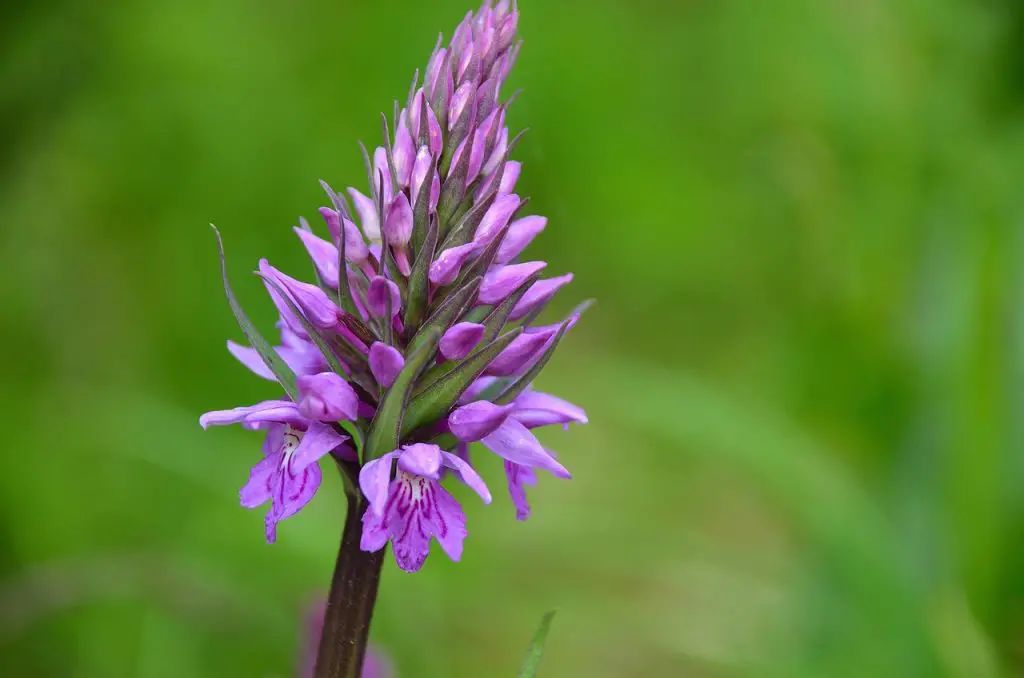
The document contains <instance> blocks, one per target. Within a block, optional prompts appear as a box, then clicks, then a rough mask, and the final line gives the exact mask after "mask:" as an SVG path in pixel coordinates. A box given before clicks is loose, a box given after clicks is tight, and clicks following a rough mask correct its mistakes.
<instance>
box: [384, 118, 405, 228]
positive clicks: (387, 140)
mask: <svg viewBox="0 0 1024 678" xmlns="http://www.w3.org/2000/svg"><path fill="white" fill-rule="evenodd" d="M395 109H396V112H397V109H398V102H397V101H396V102H395ZM380 124H381V127H382V128H383V131H384V155H385V156H386V157H387V159H388V174H390V175H391V190H392V191H394V192H395V194H397V193H398V191H399V190H401V189H400V187H399V185H398V173H397V172H395V158H394V156H393V155H392V154H391V133H390V132H389V131H388V116H386V115H384V114H383V113H381V114H380ZM395 124H396V125H397V124H398V116H397V115H396V116H395ZM380 226H381V228H382V229H383V228H384V222H383V221H382V222H381V223H380ZM381 232H383V231H381Z"/></svg>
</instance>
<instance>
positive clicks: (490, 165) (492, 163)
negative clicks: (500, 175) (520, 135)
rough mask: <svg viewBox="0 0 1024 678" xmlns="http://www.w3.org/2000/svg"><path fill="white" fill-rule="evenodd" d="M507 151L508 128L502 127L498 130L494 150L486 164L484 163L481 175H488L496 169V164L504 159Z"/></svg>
mask: <svg viewBox="0 0 1024 678" xmlns="http://www.w3.org/2000/svg"><path fill="white" fill-rule="evenodd" d="M507 150H508V127H504V126H503V127H502V128H501V129H500V130H498V142H497V143H496V144H494V148H493V149H492V150H491V154H490V155H489V156H488V157H487V162H486V163H484V166H483V170H482V171H483V173H484V174H490V173H491V172H493V171H494V170H496V169H497V168H498V164H499V163H500V162H501V160H502V158H504V157H505V152H506V151H507Z"/></svg>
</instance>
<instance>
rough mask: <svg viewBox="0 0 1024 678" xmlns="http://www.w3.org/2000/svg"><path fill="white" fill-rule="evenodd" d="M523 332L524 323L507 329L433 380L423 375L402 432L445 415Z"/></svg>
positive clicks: (404, 432) (407, 431)
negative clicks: (423, 377)
mask: <svg viewBox="0 0 1024 678" xmlns="http://www.w3.org/2000/svg"><path fill="white" fill-rule="evenodd" d="M522 333H523V329H522V328H521V327H517V328H516V329H514V330H512V331H511V332H506V333H505V334H503V335H502V336H500V337H498V338H497V339H495V340H494V341H492V342H491V343H490V344H488V345H487V346H484V347H483V348H481V349H479V350H478V351H476V352H475V353H473V354H472V355H470V356H469V357H468V358H466V359H465V360H463V361H462V362H461V363H459V364H458V365H456V366H455V367H453V368H452V369H451V370H449V371H448V372H447V373H445V374H443V375H441V376H440V377H438V378H436V379H434V380H432V381H431V380H429V379H424V380H423V381H424V382H428V383H426V385H425V386H421V387H419V388H417V389H416V392H415V393H414V394H413V398H412V402H410V403H409V408H408V410H407V412H406V414H405V422H404V423H403V424H402V435H405V434H407V433H411V432H412V431H414V430H416V429H417V428H419V427H420V426H423V425H424V424H428V423H430V422H432V421H434V420H435V419H437V418H438V417H441V416H442V415H444V414H445V413H446V412H447V411H448V410H449V409H451V407H452V405H454V404H455V402H456V401H457V400H458V399H459V396H461V395H462V394H463V392H464V391H465V390H466V389H467V388H469V386H470V384H472V383H473V381H474V380H475V379H476V378H477V377H478V376H480V373H481V372H483V371H484V368H486V367H487V366H488V365H489V364H490V363H491V361H492V360H494V358H495V357H496V356H497V355H498V354H499V353H501V352H502V351H503V350H505V348H506V347H507V346H508V345H509V344H511V343H512V340H513V339H515V338H516V337H518V336H519V335H520V334H522Z"/></svg>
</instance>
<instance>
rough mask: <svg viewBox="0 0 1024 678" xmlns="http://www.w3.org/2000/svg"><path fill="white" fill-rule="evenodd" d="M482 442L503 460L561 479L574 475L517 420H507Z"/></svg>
mask: <svg viewBox="0 0 1024 678" xmlns="http://www.w3.org/2000/svg"><path fill="white" fill-rule="evenodd" d="M480 442H482V443H483V444H484V446H485V447H487V449H489V450H490V451H491V452H494V453H495V454H496V455H498V456H499V457H501V458H502V459H506V460H508V461H511V462H512V463H514V464H522V465H523V466H530V467H532V468H542V469H545V470H546V471H550V472H551V473H552V474H554V475H556V476H558V477H560V478H571V477H572V475H571V474H570V473H569V471H568V470H566V468H565V467H564V466H562V465H561V464H559V463H558V462H557V461H556V460H555V458H554V457H552V456H551V455H550V454H548V452H547V451H546V450H545V449H544V447H543V446H542V445H541V444H540V441H539V440H537V439H536V438H535V437H534V435H533V434H532V433H530V432H529V431H528V430H527V429H526V427H525V426H523V425H522V424H520V423H519V422H518V421H516V420H515V419H512V418H509V419H506V420H505V423H503V424H502V425H501V426H499V427H498V429H497V430H496V431H495V432H494V433H491V434H490V435H488V436H485V437H484V438H483V439H482V440H481V441H480Z"/></svg>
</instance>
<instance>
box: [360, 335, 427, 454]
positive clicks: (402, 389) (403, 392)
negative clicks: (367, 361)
mask: <svg viewBox="0 0 1024 678" xmlns="http://www.w3.org/2000/svg"><path fill="white" fill-rule="evenodd" d="M440 340H441V333H440V332H439V331H437V330H432V331H431V332H430V333H429V335H428V336H427V337H426V339H425V340H424V342H423V343H422V345H421V346H420V347H419V348H418V349H417V350H416V351H415V352H413V353H412V354H411V355H410V356H409V357H408V358H407V359H406V361H405V366H404V367H402V370H401V372H399V373H398V376H397V377H396V378H395V382H394V383H393V384H391V388H389V389H388V391H387V393H385V394H384V398H383V399H382V400H381V402H380V405H379V406H378V407H377V414H376V415H375V416H374V417H373V423H372V424H371V425H370V433H369V435H367V437H366V447H365V449H364V450H363V453H364V454H363V463H364V464H365V463H366V462H368V461H371V460H373V459H376V458H377V457H379V456H381V455H383V454H387V453H388V452H391V451H392V450H394V449H396V448H397V447H398V442H399V440H400V437H399V433H400V432H401V431H402V429H403V420H404V418H405V417H406V416H407V413H406V405H407V404H408V402H409V394H410V393H411V391H412V387H413V384H414V383H415V381H416V377H418V376H419V374H420V372H421V371H422V370H423V368H424V367H425V366H426V365H427V363H428V362H430V360H432V359H433V357H434V354H435V352H436V351H437V344H438V342H439V341H440Z"/></svg>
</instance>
